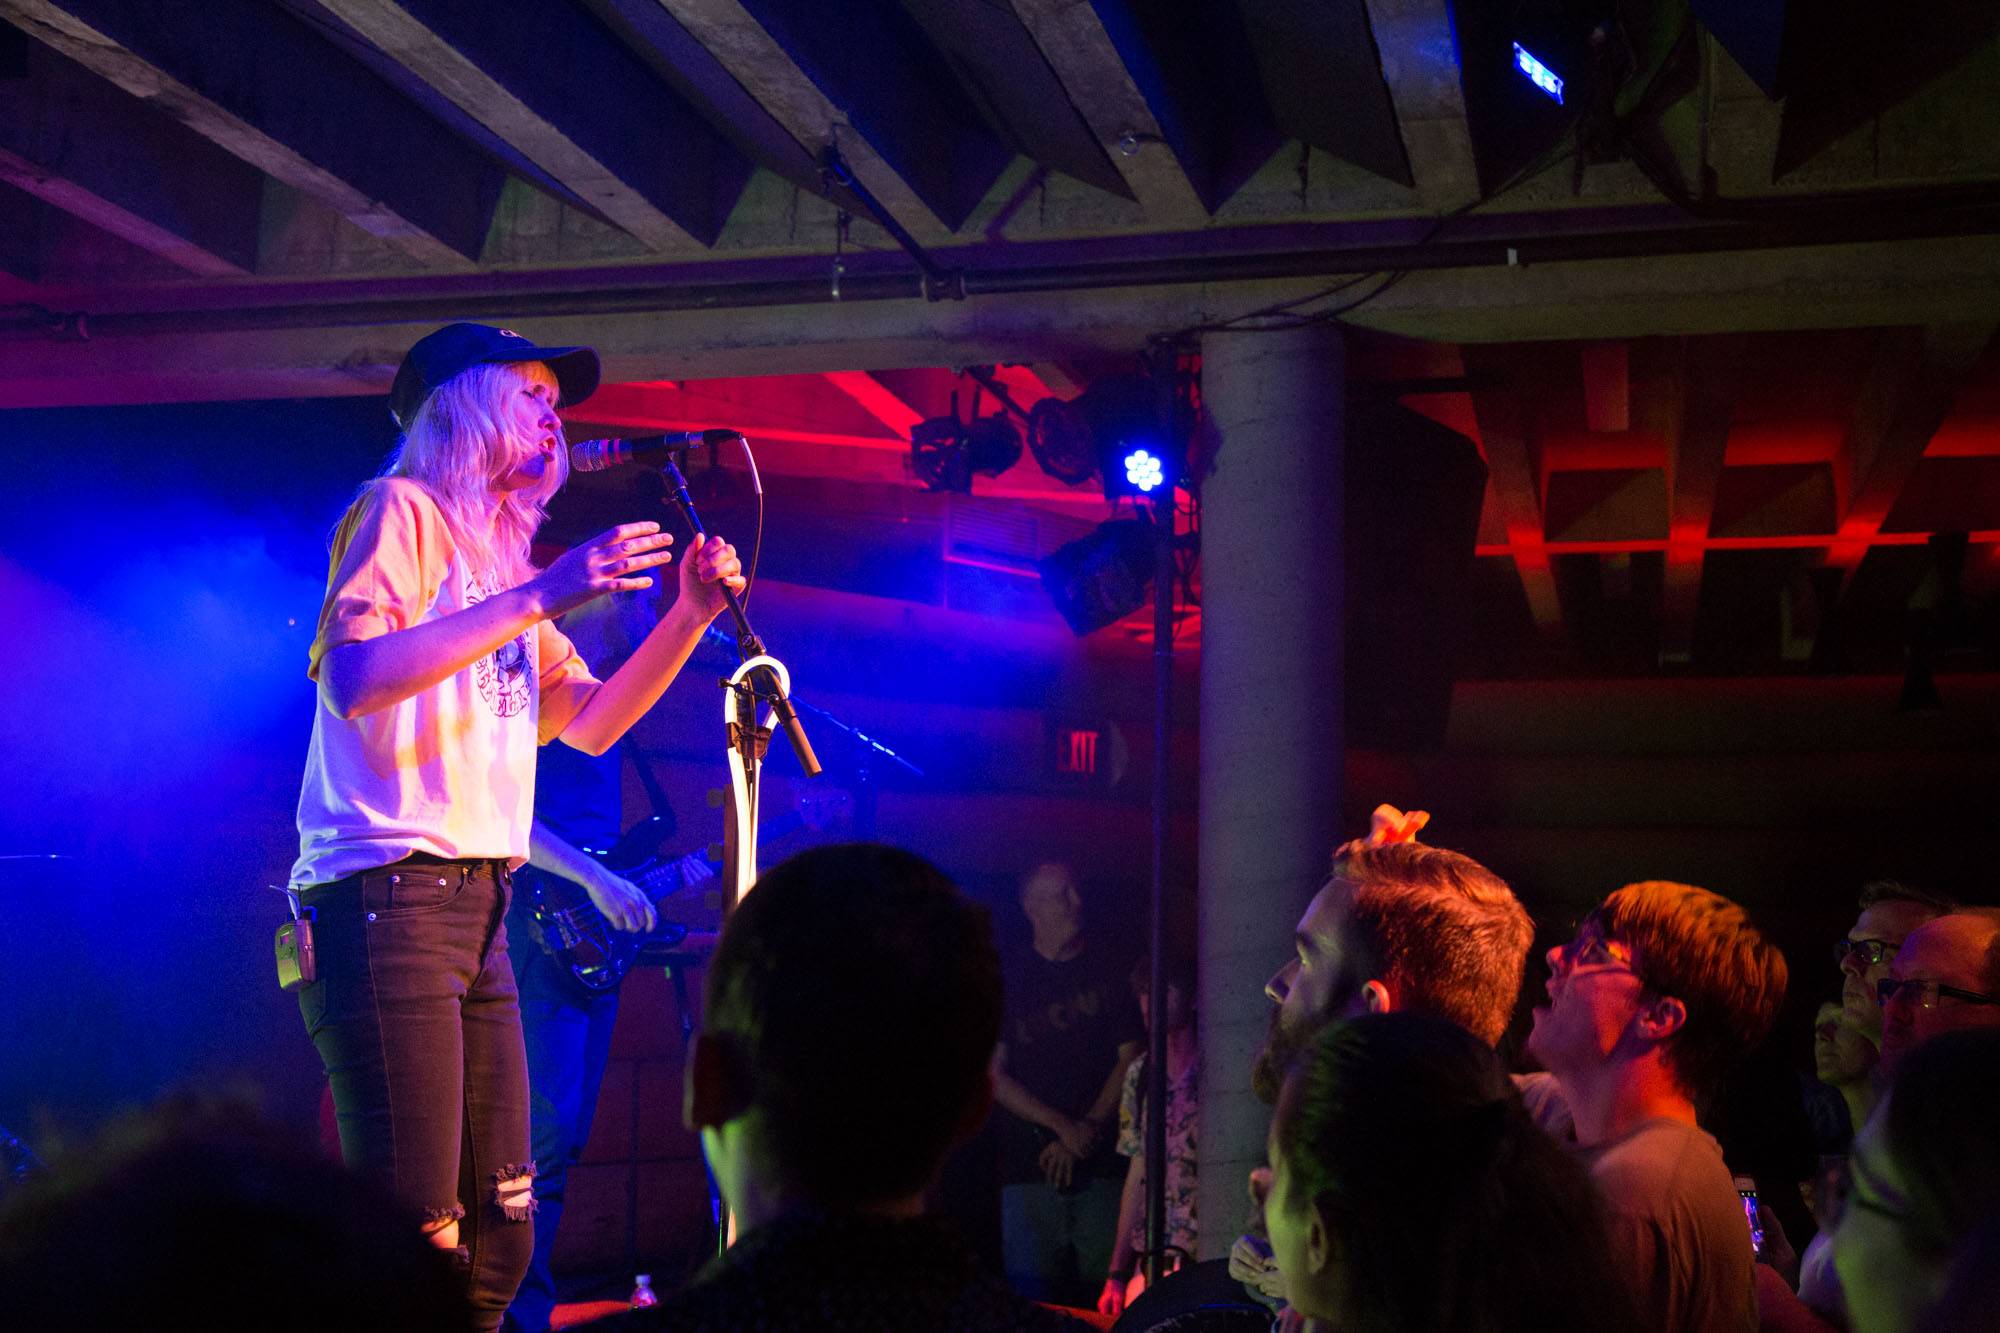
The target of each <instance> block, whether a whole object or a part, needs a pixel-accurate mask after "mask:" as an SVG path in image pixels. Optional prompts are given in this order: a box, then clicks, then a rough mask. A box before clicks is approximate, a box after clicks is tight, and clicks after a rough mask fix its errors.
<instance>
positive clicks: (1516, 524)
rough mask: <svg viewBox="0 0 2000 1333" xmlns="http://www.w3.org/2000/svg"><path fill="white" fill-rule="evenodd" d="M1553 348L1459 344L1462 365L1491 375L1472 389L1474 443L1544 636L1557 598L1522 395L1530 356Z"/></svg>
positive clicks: (1552, 632)
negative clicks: (1476, 426)
mask: <svg viewBox="0 0 2000 1333" xmlns="http://www.w3.org/2000/svg"><path fill="white" fill-rule="evenodd" d="M1551 354H1552V353H1551V351H1550V350H1549V349H1533V348H1529V349H1521V348H1510V347H1478V346H1475V347H1467V348H1466V349H1465V369H1466V373H1467V374H1468V375H1472V376H1476V377H1490V378H1491V379H1492V380H1493V381H1494V387H1492V388H1486V389H1477V390H1474V392H1473V394H1472V410H1473V415H1474V417H1475V419H1476V420H1477V421H1478V423H1479V442H1480V448H1481V450H1482V451H1483V452H1484V453H1485V455H1486V472H1487V477H1486V485H1487V490H1488V492H1489V494H1490V496H1491V498H1492V501H1493V503H1494V505H1495V506H1496V508H1497V511H1498V514H1499V517H1500V521H1501V526H1502V528H1503V529H1504V531H1505V532H1506V536H1507V547H1508V553H1509V555H1510V556H1511V557H1512V558H1513V561H1514V568H1515V570H1516V571H1517V572H1518V573H1519V575H1520V578H1521V591H1522V592H1523V593H1524V594H1525V595H1526V597H1527V599H1528V615H1529V617H1530V618H1531V619H1532V620H1533V621H1534V624H1535V629H1536V631H1537V632H1538V633H1539V634H1540V635H1541V636H1542V637H1543V638H1544V639H1552V638H1554V637H1555V636H1556V635H1557V634H1558V633H1560V632H1561V629H1562V602H1561V600H1560V599H1559V598H1558V597H1557V595H1556V578H1555V571H1554V569H1553V568H1552V567H1551V566H1550V564H1549V552H1548V544H1547V543H1548V536H1547V532H1546V531H1545V529H1544V527H1543V522H1542V479H1541V476H1540V474H1539V472H1538V470H1537V467H1536V464H1535V460H1534V457H1533V453H1532V450H1531V448H1530V436H1531V434H1532V432H1533V430H1534V424H1533V415H1532V413H1531V412H1530V411H1529V409H1528V396H1529V394H1530V393H1531V392H1532V385H1533V383H1534V382H1535V380H1536V378H1537V367H1536V363H1535V360H1534V358H1538V357H1547V356H1549V355H1551ZM1553 354H1555V355H1561V354H1562V353H1553Z"/></svg>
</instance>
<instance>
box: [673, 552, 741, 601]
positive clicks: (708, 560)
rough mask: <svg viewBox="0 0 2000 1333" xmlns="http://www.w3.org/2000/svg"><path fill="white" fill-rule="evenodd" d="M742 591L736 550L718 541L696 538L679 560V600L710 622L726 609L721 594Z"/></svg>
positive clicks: (739, 564)
mask: <svg viewBox="0 0 2000 1333" xmlns="http://www.w3.org/2000/svg"><path fill="white" fill-rule="evenodd" d="M743 587H744V580H743V562H742V561H741V560H738V559H737V558H736V548H735V547H734V546H731V545H730V544H729V543H728V542H726V541H724V540H722V538H720V537H708V536H704V535H702V534H700V533H697V534H695V539H694V544H693V545H692V546H690V547H688V549H687V553H686V554H685V555H683V556H682V557H681V600H683V601H685V602H686V603H687V604H688V606H689V607H690V608H691V609H695V610H699V611H701V612H703V613H705V618H706V619H709V620H713V619H714V618H715V617H716V616H717V615H718V614H720V612H721V611H722V608H723V607H724V606H726V605H728V603H727V601H726V600H725V599H724V598H723V595H722V590H723V589H724V588H728V589H730V590H731V591H734V592H742V591H743Z"/></svg>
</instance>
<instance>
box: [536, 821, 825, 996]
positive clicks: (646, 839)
mask: <svg viewBox="0 0 2000 1333" xmlns="http://www.w3.org/2000/svg"><path fill="white" fill-rule="evenodd" d="M847 799H848V797H847V794H846V793H845V792H839V791H823V792H812V793H810V794H807V795H802V796H801V797H800V798H799V808H798V809H796V810H793V811H791V812H790V813H788V814H783V815H780V816H778V817H777V818H776V819H773V820H771V821H769V822H768V823H766V824H765V825H764V826H763V828H762V830H761V831H760V833H759V835H758V838H757V842H758V845H759V847H760V848H761V847H762V846H764V845H765V844H768V843H771V842H774V841H776V840H777V839H779V838H782V837H784V836H785V835H786V834H788V833H792V832H795V831H796V830H798V829H802V828H807V829H821V828H824V827H826V825H827V823H828V821H829V820H831V819H832V818H833V817H834V815H836V814H837V813H838V812H839V810H840V809H841V808H842V807H843V806H844V805H845V803H846V802H847ZM664 824H665V821H664V820H661V819H659V818H658V817H657V816H655V817H652V818H648V819H643V820H641V821H640V822H639V823H637V824H635V825H633V826H632V827H631V828H629V829H627V830H626V831H625V832H624V834H623V835H621V836H620V837H619V839H618V842H617V843H616V844H615V845H614V846H613V847H612V848H611V849H610V850H609V851H606V852H601V853H597V854H596V855H597V859H598V860H600V861H602V862H604V864H605V865H606V866H607V867H609V868H610V869H611V871H612V873H614V874H616V875H618V876H619V877H620V878H623V879H626V880H630V881H631V882H632V884H633V885H634V886H636V887H637V888H638V890H639V891H640V892H641V893H643V894H645V895H646V898H647V900H648V901H650V902H651V903H652V904H653V910H654V911H655V912H656V913H657V914H658V915H659V919H660V924H659V925H658V926H657V927H656V928H655V929H653V930H651V931H649V932H646V933H643V934H642V933H638V932H634V931H626V930H620V929H618V928H617V927H616V926H614V925H612V924H611V922H610V921H609V920H607V919H606V918H605V915H604V913H602V912H600V911H598V910H597V904H596V903H593V902H592V901H590V894H589V893H588V892H587V891H586V890H585V889H584V887H583V886H582V885H581V884H578V883H576V882H575V881H574V880H569V879H564V878H563V877H562V876H560V875H551V874H549V873H548V872H547V871H544V870H538V869H536V868H535V867H533V866H523V867H521V869H520V870H518V871H516V872H515V875H514V881H515V886H516V888H517V890H518V891H520V892H522V893H524V894H526V895H527V901H528V906H529V910H530V914H531V916H532V917H533V919H534V923H535V939H536V943H538V944H540V945H541V947H542V949H543V950H544V951H545V952H546V953H547V954H548V955H549V957H551V958H553V959H554V960H555V961H556V962H557V963H558V964H559V965H560V966H561V967H562V968H563V969H564V970H565V971H566V972H568V973H569V975H570V977H571V979H573V980H574V981H575V982H576V984H577V985H579V986H581V987H582V988H583V989H584V990H586V991H589V992H591V993H592V994H600V995H601V994H603V993H605V992H606V991H613V990H616V989H618V985H619V983H620V982H622V981H624V980H625V974H626V973H627V972H630V971H631V970H632V967H633V964H634V963H636V962H637V961H638V958H639V955H640V953H641V952H643V951H645V950H647V949H653V950H656V951H664V950H668V949H672V948H673V947H674V946H675V945H677V944H679V943H680V942H681V941H682V940H684V939H686V938H687V935H688V931H689V930H691V929H695V928H697V926H698V924H699V923H700V922H701V921H703V920H708V921H713V920H714V919H715V918H716V917H717V916H718V915H719V913H720V907H719V904H717V905H711V904H709V903H707V902H704V901H703V900H702V899H699V898H695V897H693V896H692V895H693V893H694V892H695V891H697V890H700V889H701V888H702V886H703V885H705V884H707V883H708V881H710V880H716V879H717V877H718V875H719V874H720V872H721V869H722V862H721V860H720V859H719V858H714V859H711V857H710V856H709V854H708V851H707V850H706V849H703V850H700V851H693V852H688V853H686V854H685V855H681V856H666V857H663V856H660V855H659V854H658V849H659V846H660V842H661V840H662V839H661V828H662V826H663V825H664ZM714 887H716V888H718V889H719V888H720V887H721V885H720V883H717V884H716V885H715V886H714ZM681 894H687V895H689V896H688V897H686V898H683V899H682V900H681V901H679V902H675V901H672V900H673V899H674V898H675V897H676V895H681ZM704 896H705V895H704Z"/></svg>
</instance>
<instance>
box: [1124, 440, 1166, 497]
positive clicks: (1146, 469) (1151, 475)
mask: <svg viewBox="0 0 2000 1333" xmlns="http://www.w3.org/2000/svg"><path fill="white" fill-rule="evenodd" d="M1166 479H1167V472H1166V467H1165V466H1164V465H1163V464H1162V463H1161V462H1160V460H1159V459H1157V458H1155V457H1154V456H1153V455H1152V454H1150V453H1148V452H1147V451H1146V450H1144V449H1134V450H1133V451H1132V452H1131V453H1129V454H1127V455H1125V480H1126V481H1128V482H1130V483H1131V484H1132V485H1134V486H1136V487H1138V488H1139V489H1140V490H1141V491H1144V492H1146V493H1147V494H1149V495H1150V494H1151V493H1152V491H1153V488H1154V487H1155V486H1158V485H1159V484H1160V483H1161V482H1163V481H1165V480H1166Z"/></svg>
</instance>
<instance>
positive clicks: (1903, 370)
mask: <svg viewBox="0 0 2000 1333" xmlns="http://www.w3.org/2000/svg"><path fill="white" fill-rule="evenodd" d="M1996 328H2000V325H1995V324H1994V323H1993V322H1992V321H1990V320H1987V321H1973V322H1967V323H1953V324H1931V325H1928V326H1926V327H1923V328H1898V329H1889V330H1886V331H1884V332H1883V334H1882V335H1881V338H1880V339H1879V341H1878V342H1877V344H1876V349H1875V357H1874V360H1873V361H1872V362H1871V363H1870V365H1869V367H1868V370H1867V373H1866V375H1865V376H1864V378H1863V380H1862V383H1861V388H1860V392H1859V393H1858V394H1857V395H1856V398H1855V402H1854V410H1853V414H1852V415H1851V417H1850V418H1849V421H1848V427H1847V434H1846V438H1845V439H1844V440H1843V441H1842V444H1841V449H1840V452H1839V453H1838V454H1837V455H1836V460H1835V461H1836V467H1835V472H1834V479H1835V487H1836V492H1835V494H1836V501H1835V502H1836V504H1837V505H1838V506H1839V508H1840V525H1839V527H1838V529H1837V530H1836V532H1835V537H1836V538H1837V540H1836V541H1835V543H1834V545H1833V546H1832V547H1831V548H1830V549H1829V550H1828V551H1827V556H1826V563H1827V564H1829V565H1833V566H1836V567H1839V568H1841V569H1845V570H1847V571H1848V572H1849V573H1852V571H1853V569H1854V567H1855V566H1856V565H1858V564H1860V563H1861V558H1862V556H1864V555H1866V554H1867V552H1868V546H1869V543H1870V541H1871V539H1872V538H1874V537H1875V535H1876V534H1878V533H1879V532H1881V530H1882V523H1883V521H1884V520H1885V519H1887V518H1888V517H1889V511H1890V510H1891V509H1892V508H1894V507H1895V504H1896V500H1897V499H1898V497H1900V496H1901V495H1902V493H1903V488H1904V487H1905V486H1906V485H1907V484H1908V483H1909V480H1910V478H1911V476H1912V475H1913V474H1914V473H1915V472H1916V470H1917V464H1918V463H1919V462H1921V461H1922V459H1923V456H1924V448H1925V446H1927V445H1928V444H1929V443H1930V442H1931V437H1932V436H1934V435H1936V434H1937V432H1938V427H1939V426H1940V425H1942V424H1943V423H1944V419H1945V417H1946V416H1947V415H1948V414H1949V413H1950V411H1951V406H1952V402H1953V400H1954V399H1956V398H1957V396H1958V388H1959V385H1960V384H1962V383H1964V381H1965V378H1966V376H1968V375H1969V374H1971V373H1972V370H1973V367H1975V366H1976V365H1978V364H1979V360H1980V358H1981V357H1982V356H1983V355H1984V354H1985V352H1986V349H1987V348H1988V346H1989V345H1990V344H1991V343H1992V342H1993V339H1994V334H1995V331H1996Z"/></svg>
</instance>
